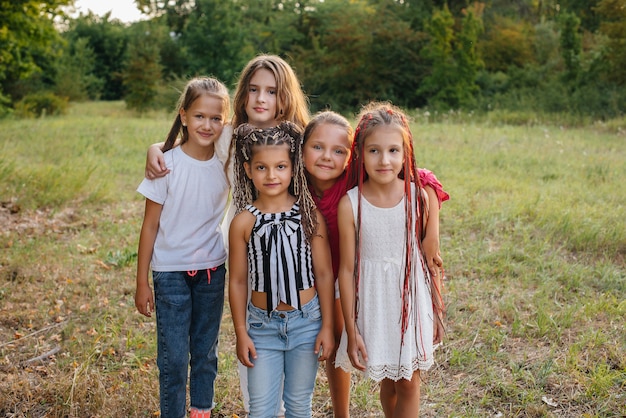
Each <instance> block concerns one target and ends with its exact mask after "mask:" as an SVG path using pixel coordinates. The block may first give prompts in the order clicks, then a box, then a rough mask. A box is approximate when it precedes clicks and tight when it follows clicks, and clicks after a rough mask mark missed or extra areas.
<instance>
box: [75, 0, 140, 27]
mask: <svg viewBox="0 0 626 418" xmlns="http://www.w3.org/2000/svg"><path fill="white" fill-rule="evenodd" d="M74 5H75V7H76V10H77V13H76V15H78V13H79V12H82V13H83V14H87V12H88V11H89V10H91V11H92V12H93V13H94V14H97V15H99V16H103V15H104V14H105V13H107V12H108V11H111V18H112V19H119V20H121V21H122V22H134V21H136V20H140V19H141V18H142V15H141V13H140V12H139V10H137V7H136V6H135V2H134V1H133V0H104V1H103V0H76V2H75V3H74Z"/></svg>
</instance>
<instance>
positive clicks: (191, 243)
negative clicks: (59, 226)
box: [135, 55, 448, 418]
mask: <svg viewBox="0 0 626 418" xmlns="http://www.w3.org/2000/svg"><path fill="white" fill-rule="evenodd" d="M233 101H234V106H233V107H234V109H233V118H232V125H229V124H228V123H227V122H226V120H227V117H228V115H229V112H230V108H229V100H228V93H227V91H226V88H225V87H224V85H223V84H222V83H220V82H219V81H217V80H215V79H212V78H197V79H193V80H191V81H190V82H189V83H188V84H187V86H186V88H185V91H184V92H183V94H182V96H181V99H180V101H179V105H178V115H177V116H176V119H175V121H174V124H173V126H172V128H171V130H170V133H169V135H168V138H167V140H166V141H165V143H164V144H163V143H161V144H155V145H154V146H152V147H151V148H150V150H149V153H148V162H147V167H146V177H147V178H146V179H144V180H143V182H142V183H141V185H140V186H139V188H138V191H139V192H140V193H141V194H143V195H144V196H145V197H146V209H145V215H144V222H143V225H142V229H141V235H140V242H139V252H138V267H137V290H136V294H135V305H136V307H137V309H138V311H139V312H140V313H142V314H144V315H147V316H150V315H151V313H152V311H155V312H156V317H157V330H158V337H157V348H158V353H157V364H158V367H159V373H160V374H159V384H160V407H161V416H163V417H177V418H178V417H184V416H185V415H186V410H185V405H186V402H185V400H186V399H185V398H186V383H187V373H188V370H187V369H188V365H189V366H190V369H191V371H190V374H189V380H190V382H189V386H190V400H191V409H190V413H191V417H205V416H207V417H209V416H210V413H211V409H213V407H214V406H215V404H214V400H213V393H214V390H213V384H214V380H215V377H216V374H217V339H218V334H219V326H220V320H221V315H222V310H223V298H224V286H225V282H224V277H225V268H224V263H225V261H226V259H227V258H228V270H229V272H228V283H229V285H228V286H229V288H228V294H229V303H230V310H231V314H232V318H233V324H234V329H235V333H236V340H237V342H236V350H237V358H238V360H239V362H240V364H241V368H240V378H241V382H242V392H243V395H244V404H245V407H246V410H247V411H249V417H250V418H257V417H263V418H264V417H275V416H280V415H285V417H286V418H289V417H311V415H312V412H311V406H312V398H313V390H314V386H315V379H316V374H317V369H318V362H321V361H326V371H327V376H328V382H329V388H330V393H331V398H332V403H333V414H334V416H336V417H346V416H349V406H350V402H349V394H350V384H351V377H350V371H351V370H353V369H357V370H361V371H363V372H365V374H366V375H367V376H369V377H370V378H372V379H374V380H375V381H377V382H380V383H381V384H380V401H381V405H382V409H383V412H384V414H385V416H387V417H391V416H395V417H415V416H417V414H418V411H419V397H420V371H421V370H427V369H428V368H430V367H431V366H432V364H433V351H434V347H436V345H437V344H439V343H440V342H441V339H442V336H443V319H444V307H443V301H442V298H441V287H442V279H443V267H442V260H441V256H440V254H439V226H438V223H439V208H440V205H441V202H443V201H444V200H446V199H448V195H447V194H446V193H445V192H444V191H443V189H442V187H441V184H440V183H439V182H438V181H437V179H436V177H435V176H434V175H433V174H432V173H431V172H429V171H427V170H422V169H418V168H417V165H416V161H415V157H414V151H413V138H412V135H411V131H410V129H409V125H408V121H407V118H406V116H405V114H404V113H402V111H400V109H398V108H397V107H395V106H393V105H391V104H389V103H378V102H376V103H370V104H369V105H367V106H365V107H364V108H363V110H362V112H361V113H360V115H359V117H358V123H357V128H356V130H355V131H354V132H353V130H352V127H351V126H350V123H349V122H348V121H347V120H346V119H345V118H344V117H343V116H341V115H339V114H337V113H335V112H330V111H326V112H322V113H319V114H317V115H316V116H315V117H313V119H312V120H310V121H309V113H308V106H307V100H306V97H305V95H304V93H303V92H302V89H301V87H300V84H299V82H298V79H297V77H296V75H295V73H294V72H293V70H292V68H291V67H290V66H289V65H288V64H287V63H286V62H285V61H284V60H282V59H281V58H280V57H278V56H275V55H261V56H258V57H256V58H254V59H253V60H251V61H250V62H249V63H248V65H247V66H246V67H245V68H244V70H243V71H242V74H241V76H240V79H239V83H238V85H237V88H236V92H235V95H234V100H233ZM231 126H232V128H231ZM233 128H234V131H233ZM163 152H164V153H163ZM229 185H230V186H231V187H232V200H231V207H230V208H228V210H227V201H228V190H229ZM227 212H228V213H227ZM225 213H227V214H226V215H224V214H225ZM233 215H234V217H233ZM223 218H224V219H223ZM220 221H221V222H222V227H223V225H224V224H226V225H227V226H229V228H227V230H228V233H227V234H228V240H227V241H226V242H224V241H222V239H223V237H222V227H220ZM227 252H228V257H227V256H226V253H227ZM150 269H151V270H152V277H153V285H154V296H153V294H152V290H151V289H150V286H149V279H148V277H149V272H150Z"/></svg>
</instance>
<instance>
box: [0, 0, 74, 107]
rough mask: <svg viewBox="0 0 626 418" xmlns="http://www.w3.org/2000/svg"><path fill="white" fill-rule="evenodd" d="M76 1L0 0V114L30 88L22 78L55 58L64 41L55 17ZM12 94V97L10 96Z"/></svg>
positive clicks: (47, 64)
mask: <svg viewBox="0 0 626 418" xmlns="http://www.w3.org/2000/svg"><path fill="white" fill-rule="evenodd" d="M70 3H72V0H48V1H34V0H19V1H7V0H2V1H0V114H2V113H3V110H2V109H3V108H4V107H5V106H6V105H8V104H9V103H11V102H13V101H15V100H17V99H20V98H21V97H23V96H24V95H25V94H27V93H29V92H30V91H29V90H23V89H22V88H23V87H26V86H28V84H26V83H20V81H22V80H24V79H26V78H28V77H30V76H33V75H34V74H36V73H38V72H39V73H41V72H42V71H41V70H42V68H43V67H48V66H51V61H53V60H54V58H55V55H56V54H55V50H54V46H55V44H56V43H57V42H58V41H59V40H60V37H59V34H58V32H57V31H56V30H55V27H54V19H55V18H56V17H58V16H62V15H63V12H62V11H61V6H66V5H68V4H70ZM43 76H44V77H45V76H46V75H45V74H43ZM7 96H8V97H7Z"/></svg>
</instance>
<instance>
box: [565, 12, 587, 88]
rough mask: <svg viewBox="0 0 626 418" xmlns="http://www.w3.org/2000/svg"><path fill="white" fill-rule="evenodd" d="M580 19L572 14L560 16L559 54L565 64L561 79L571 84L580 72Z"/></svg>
mask: <svg viewBox="0 0 626 418" xmlns="http://www.w3.org/2000/svg"><path fill="white" fill-rule="evenodd" d="M579 26H580V19H578V18H577V17H576V16H575V15H574V14H572V13H563V14H562V15H561V54H562V55H563V62H564V64H565V72H564V74H563V79H564V81H565V82H566V83H568V82H570V83H571V82H573V81H575V80H576V78H577V77H578V74H579V72H580V53H581V47H582V45H581V43H582V41H581V36H580V35H579V34H578V28H579Z"/></svg>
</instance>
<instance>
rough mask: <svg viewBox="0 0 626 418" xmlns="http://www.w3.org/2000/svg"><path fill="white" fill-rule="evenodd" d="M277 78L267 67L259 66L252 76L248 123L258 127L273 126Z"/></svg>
mask: <svg viewBox="0 0 626 418" xmlns="http://www.w3.org/2000/svg"><path fill="white" fill-rule="evenodd" d="M276 97H277V96H276V78H275V77H274V74H272V72H271V71H270V70H268V69H266V68H259V69H258V70H257V71H256V72H255V73H254V75H253V76H252V77H251V78H250V84H249V85H248V97H247V101H246V114H247V115H248V123H250V124H251V125H254V126H255V127H257V128H260V129H264V128H271V127H273V126H276V125H277V123H278V122H277V121H276V104H277V100H276Z"/></svg>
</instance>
